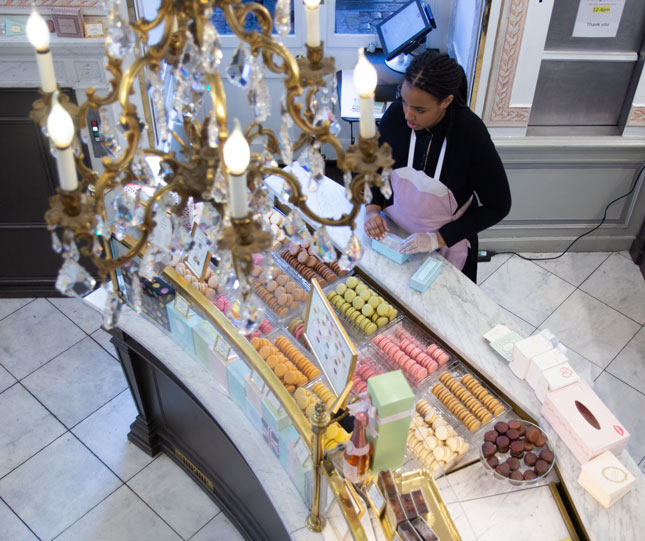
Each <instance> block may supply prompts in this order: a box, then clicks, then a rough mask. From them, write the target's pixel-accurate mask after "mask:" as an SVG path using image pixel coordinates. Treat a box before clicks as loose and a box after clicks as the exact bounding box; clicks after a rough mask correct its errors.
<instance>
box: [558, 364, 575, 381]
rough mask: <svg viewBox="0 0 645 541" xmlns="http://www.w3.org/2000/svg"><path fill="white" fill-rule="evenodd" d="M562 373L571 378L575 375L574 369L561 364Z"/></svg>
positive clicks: (563, 375)
mask: <svg viewBox="0 0 645 541" xmlns="http://www.w3.org/2000/svg"><path fill="white" fill-rule="evenodd" d="M560 375H561V376H562V377H563V378H570V377H571V376H572V375H573V370H571V368H568V367H566V366H561V367H560Z"/></svg>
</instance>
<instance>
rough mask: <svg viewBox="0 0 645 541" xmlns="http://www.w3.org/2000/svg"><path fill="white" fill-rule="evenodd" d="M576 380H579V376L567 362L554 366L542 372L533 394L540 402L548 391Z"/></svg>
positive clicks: (555, 389)
mask: <svg viewBox="0 0 645 541" xmlns="http://www.w3.org/2000/svg"><path fill="white" fill-rule="evenodd" d="M576 381H580V376H578V374H576V372H575V370H574V369H573V368H571V365H570V364H569V363H564V364H561V365H558V366H554V367H553V368H549V369H548V370H545V371H544V372H542V375H541V377H540V380H539V381H538V384H537V387H536V388H535V395H536V396H537V397H538V400H539V401H540V402H544V399H545V398H546V395H547V394H548V393H551V392H553V391H557V390H559V389H562V388H563V387H566V386H567V385H571V384H572V383H575V382H576Z"/></svg>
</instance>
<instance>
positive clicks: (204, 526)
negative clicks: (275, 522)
mask: <svg viewBox="0 0 645 541" xmlns="http://www.w3.org/2000/svg"><path fill="white" fill-rule="evenodd" d="M131 490H132V489H131ZM221 514H222V510H221V509H219V511H217V513H215V516H214V517H213V518H212V519H210V520H209V521H208V522H207V523H206V524H204V525H203V526H202V527H201V528H200V529H199V530H197V531H196V532H195V533H194V534H193V535H191V536H190V537H189V538H188V540H189V541H190V539H193V538H194V537H195V536H196V535H197V534H198V533H199V532H201V531H202V530H203V529H204V528H206V526H208V525H209V524H210V523H211V522H213V521H214V520H215V519H216V518H217V517H218V516H220V515H221ZM235 529H236V530H237V528H235ZM291 533H293V532H291Z"/></svg>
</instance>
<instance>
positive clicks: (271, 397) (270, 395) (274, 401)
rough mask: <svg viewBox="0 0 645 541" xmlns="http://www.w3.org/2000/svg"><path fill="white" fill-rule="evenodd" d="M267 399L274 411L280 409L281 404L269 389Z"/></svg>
mask: <svg viewBox="0 0 645 541" xmlns="http://www.w3.org/2000/svg"><path fill="white" fill-rule="evenodd" d="M267 401H268V402H269V404H271V406H273V408H274V409H275V410H276V411H281V410H282V404H281V403H280V401H279V400H278V398H277V397H276V395H274V394H273V393H272V392H271V391H269V392H268V394H267Z"/></svg>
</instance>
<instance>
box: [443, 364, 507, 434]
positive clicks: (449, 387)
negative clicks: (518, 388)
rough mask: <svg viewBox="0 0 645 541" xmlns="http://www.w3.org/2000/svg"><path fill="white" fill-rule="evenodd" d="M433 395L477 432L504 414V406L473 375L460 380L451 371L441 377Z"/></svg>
mask: <svg viewBox="0 0 645 541" xmlns="http://www.w3.org/2000/svg"><path fill="white" fill-rule="evenodd" d="M432 394H433V395H435V396H436V397H437V398H438V399H439V400H440V401H441V403H442V404H444V405H445V406H446V407H447V408H448V409H449V410H450V411H451V413H452V414H453V415H454V416H455V417H456V418H457V419H459V421H461V422H462V423H463V424H464V425H465V426H466V428H468V430H470V431H471V432H475V431H476V430H479V428H481V426H482V425H485V424H488V423H489V422H491V421H492V420H493V418H494V417H497V416H499V415H501V414H502V413H504V410H505V408H504V406H503V405H502V404H501V403H500V401H499V400H497V398H495V397H494V396H493V395H492V394H491V393H490V392H489V391H487V390H486V389H485V388H484V387H483V386H482V385H481V383H479V381H478V380H477V379H476V378H475V377H474V376H472V375H470V374H464V375H463V376H461V377H460V379H459V380H458V379H457V378H456V377H455V376H454V375H453V374H452V373H451V372H450V371H449V370H448V371H446V372H443V373H442V374H441V375H440V376H439V383H435V384H434V385H433V387H432Z"/></svg>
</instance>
